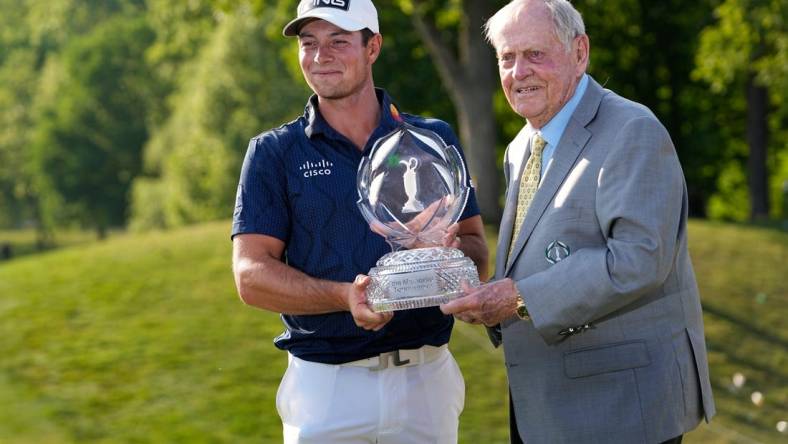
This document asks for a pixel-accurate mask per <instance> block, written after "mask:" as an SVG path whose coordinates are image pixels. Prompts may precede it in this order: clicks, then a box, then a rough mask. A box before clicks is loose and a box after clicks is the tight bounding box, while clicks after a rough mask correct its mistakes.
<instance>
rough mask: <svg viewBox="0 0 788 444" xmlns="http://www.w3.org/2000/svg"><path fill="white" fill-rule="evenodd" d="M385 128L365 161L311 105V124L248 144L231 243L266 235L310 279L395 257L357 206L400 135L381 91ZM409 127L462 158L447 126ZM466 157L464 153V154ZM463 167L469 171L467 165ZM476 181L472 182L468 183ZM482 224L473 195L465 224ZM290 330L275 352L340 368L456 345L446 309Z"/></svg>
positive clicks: (290, 318)
mask: <svg viewBox="0 0 788 444" xmlns="http://www.w3.org/2000/svg"><path fill="white" fill-rule="evenodd" d="M376 93H377V96H378V101H379V102H380V103H381V119H380V124H379V125H378V127H377V128H376V129H375V131H374V132H373V133H372V136H371V137H370V140H369V141H368V142H367V146H365V147H364V150H363V152H362V151H359V150H358V148H356V146H355V145H354V144H353V143H352V142H351V141H350V140H349V139H347V138H346V137H344V136H343V135H341V134H340V133H338V132H337V131H335V130H334V129H333V128H331V127H330V126H329V125H328V123H326V121H325V120H324V119H323V117H322V116H321V115H320V112H319V111H318V107H317V97H316V96H312V98H311V99H310V100H309V103H308V104H307V106H306V109H305V112H304V115H303V116H301V117H299V118H298V119H297V120H295V121H293V122H291V123H288V124H286V125H283V126H281V127H279V128H276V129H273V130H271V131H266V132H264V133H262V134H260V135H258V136H257V137H255V138H253V139H252V140H251V141H250V142H249V148H248V150H247V152H246V157H245V159H244V163H243V167H242V169H241V179H240V183H239V185H238V194H237V197H236V203H235V212H234V214H233V228H232V235H233V236H235V235H237V234H242V233H258V234H264V235H268V236H272V237H275V238H277V239H280V240H282V241H283V242H284V243H285V258H286V262H287V264H288V265H290V266H291V267H294V268H296V269H298V270H301V271H303V272H304V273H306V274H307V275H309V276H312V277H315V278H319V279H327V280H332V281H339V282H352V281H353V279H355V277H356V275H358V274H359V273H364V274H366V273H368V272H369V270H370V268H372V267H374V266H375V263H376V262H377V260H378V259H380V257H381V256H383V255H384V254H386V253H388V252H390V251H391V248H390V247H389V245H388V244H387V243H386V241H385V240H384V239H383V237H381V236H380V235H378V234H375V233H373V232H372V231H371V230H370V229H369V225H368V224H367V222H366V221H365V220H364V218H363V216H362V215H361V212H360V211H359V209H358V207H357V206H356V201H357V200H358V192H357V191H356V172H357V170H358V165H359V163H360V162H361V159H362V156H364V155H366V154H368V153H369V151H370V150H371V148H372V146H373V145H374V142H375V141H376V140H377V139H379V138H380V137H382V136H385V135H386V134H388V133H390V132H391V131H393V130H394V129H396V128H397V121H396V120H394V118H393V117H392V115H391V112H390V104H391V99H390V98H389V96H388V94H387V93H386V92H384V91H383V90H382V89H377V90H376ZM401 117H402V119H403V120H404V121H406V122H407V123H410V124H411V125H414V126H416V127H420V128H426V129H429V130H432V131H435V132H436V133H437V134H438V135H440V136H441V137H442V138H443V140H444V141H445V142H446V144H448V145H455V146H457V147H458V148H459V142H458V140H457V136H456V135H455V134H454V132H453V131H452V129H451V127H450V126H449V125H448V124H447V123H446V122H443V121H441V120H437V119H427V118H422V117H419V116H414V115H408V114H404V113H402V114H401ZM460 153H461V154H462V150H460ZM463 161H465V159H464V157H463ZM469 181H470V179H469ZM477 214H479V208H478V205H477V203H476V197H475V193H474V191H473V189H471V192H470V196H469V198H468V203H467V205H466V207H465V211H464V212H463V214H462V216H461V218H460V219H466V218H468V217H471V216H475V215H477ZM281 318H282V321H283V322H284V324H285V327H286V330H285V331H284V333H282V334H281V335H279V336H278V337H277V338H276V339H275V340H274V343H275V344H276V346H277V347H278V348H280V349H283V350H288V351H289V352H290V353H292V354H293V355H294V356H297V357H299V358H301V359H304V360H307V361H315V362H323V363H329V364H339V363H343V362H350V361H355V360H358V359H363V358H368V357H370V356H374V355H377V354H379V353H383V352H388V351H392V350H396V349H410V348H418V347H421V346H423V345H434V346H440V345H442V344H445V343H447V342H448V341H449V336H450V334H451V328H452V323H453V318H452V317H451V316H445V315H443V314H442V313H441V311H440V310H439V309H438V308H437V307H430V308H422V309H415V310H403V311H398V312H396V313H395V315H394V318H393V319H392V320H391V321H390V322H389V323H388V324H386V326H385V327H383V328H382V329H381V330H379V331H377V332H371V331H367V330H364V329H362V328H359V327H358V326H356V324H355V322H353V317H352V316H351V314H350V312H347V311H343V312H336V313H328V314H320V315H299V316H296V315H288V314H283V315H282V316H281Z"/></svg>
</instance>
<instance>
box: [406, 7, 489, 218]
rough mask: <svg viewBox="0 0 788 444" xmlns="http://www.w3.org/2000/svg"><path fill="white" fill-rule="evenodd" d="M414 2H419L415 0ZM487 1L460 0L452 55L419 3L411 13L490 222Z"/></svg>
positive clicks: (482, 211)
mask: <svg viewBox="0 0 788 444" xmlns="http://www.w3.org/2000/svg"><path fill="white" fill-rule="evenodd" d="M414 3H416V4H417V5H418V4H420V3H421V2H419V1H416V2H414ZM490 6H491V5H490V2H489V1H488V0H463V2H462V10H463V11H462V12H463V19H462V24H461V26H460V33H459V39H458V46H459V47H458V49H457V51H456V52H457V53H458V55H459V57H457V56H455V55H454V54H455V51H454V50H452V48H450V47H449V45H448V44H447V43H446V42H445V40H444V39H443V37H442V36H441V34H440V31H439V30H438V28H437V26H436V24H435V23H433V22H432V21H430V20H429V19H428V18H427V17H425V16H424V14H423V12H422V11H421V9H420V8H419V7H416V8H415V9H414V13H413V14H412V15H411V18H412V20H413V24H414V26H415V28H416V31H417V32H418V33H419V35H420V37H421V39H422V41H424V45H425V46H426V48H427V50H428V51H429V52H430V55H431V56H432V57H433V59H434V60H435V64H436V68H437V70H438V74H439V75H440V77H441V80H442V81H443V83H444V85H445V86H446V89H447V90H448V91H449V95H450V96H451V100H452V102H453V103H454V107H455V108H456V109H457V118H458V119H457V120H458V121H459V124H460V140H461V142H462V145H463V148H464V151H465V155H466V157H467V160H468V166H469V168H470V173H471V177H472V179H473V181H474V185H475V186H476V197H477V200H478V202H479V207H480V210H481V214H482V218H483V219H484V221H485V222H486V223H492V224H495V223H497V222H498V221H499V220H500V217H501V212H500V205H499V204H498V202H499V197H500V196H499V183H500V180H499V179H500V178H499V177H498V169H497V167H496V157H497V156H496V142H497V131H496V126H495V114H494V112H493V95H494V94H495V90H496V88H497V87H498V81H497V78H496V77H495V71H494V66H495V58H494V56H493V52H492V49H491V48H490V47H489V46H488V45H487V43H486V42H485V41H484V37H483V36H482V31H481V30H482V25H483V24H484V22H485V21H486V19H487V18H488V17H489V16H490V15H491V12H492V11H491V7H490Z"/></svg>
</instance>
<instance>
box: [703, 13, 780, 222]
mask: <svg viewBox="0 0 788 444" xmlns="http://www.w3.org/2000/svg"><path fill="white" fill-rule="evenodd" d="M714 17H715V22H714V23H713V24H711V25H709V26H708V27H707V28H706V29H704V30H703V33H702V34H701V36H700V47H699V49H698V52H697V57H696V63H697V67H696V69H695V71H694V72H693V75H694V76H695V78H698V79H702V80H704V81H706V82H707V83H708V84H709V85H710V87H711V90H712V91H713V92H714V93H716V94H717V95H719V96H720V97H724V98H726V99H727V100H728V101H729V102H728V103H730V106H731V107H734V109H735V111H736V113H735V114H734V115H729V116H728V118H727V119H726V120H725V121H724V122H721V125H732V126H734V127H735V128H736V129H737V130H738V131H736V132H735V133H732V134H729V137H728V138H727V146H728V147H729V148H728V150H727V152H729V153H731V155H729V156H726V157H727V159H726V161H727V166H726V169H725V172H724V174H722V175H720V177H719V186H720V189H719V192H718V194H717V195H715V197H714V198H713V199H712V201H711V207H710V209H711V210H713V211H711V215H712V216H713V217H718V218H725V219H734V220H743V219H746V218H747V217H750V218H759V217H766V216H767V215H768V212H769V202H770V201H771V202H773V203H774V205H772V208H771V215H772V216H773V217H779V215H780V214H781V213H783V212H784V209H783V208H781V207H782V202H783V196H781V194H782V193H783V192H784V191H783V190H784V187H785V184H786V183H788V164H786V161H788V130H786V121H788V109H786V107H785V105H784V103H785V100H786V99H788V97H786V96H787V95H788V29H786V23H788V7H786V4H785V2H784V1H781V0H725V1H723V2H722V3H721V4H720V5H719V6H718V7H717V8H716V9H715V10H714ZM745 135H746V137H745ZM767 136H768V137H767ZM745 141H746V144H747V146H745V145H744V143H743V142H745ZM745 165H747V167H746V170H747V174H746V175H745V174H741V173H739V172H738V171H744V170H745ZM767 180H768V182H769V185H768V188H767ZM748 183H749V188H750V193H749V196H747V195H746V194H745V195H744V196H742V195H741V189H742V188H741V187H746V186H747V185H748ZM733 184H735V186H732V185H733ZM769 197H771V198H769ZM728 201H736V202H739V204H741V203H744V204H745V211H744V212H742V211H731V210H730V209H727V208H726V205H725V202H728ZM748 207H749V209H750V211H749V212H747V211H746V210H747V208H748Z"/></svg>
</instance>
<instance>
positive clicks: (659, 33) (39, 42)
mask: <svg viewBox="0 0 788 444" xmlns="http://www.w3.org/2000/svg"><path fill="white" fill-rule="evenodd" d="M296 3H297V1H296V0H204V1H197V0H24V1H19V0H0V9H2V10H3V14H2V15H0V29H2V32H0V228H17V227H35V228H36V229H37V230H38V232H39V235H40V237H41V240H42V242H48V241H51V238H50V237H51V235H52V233H53V232H54V230H56V229H57V228H60V227H64V226H80V227H83V228H89V229H92V230H95V231H96V233H97V234H98V236H103V235H104V234H105V233H106V231H107V230H108V229H110V228H113V227H130V228H133V229H140V230H141V229H149V228H162V227H163V228H166V227H174V226H179V225H184V224H189V223H194V222H200V221H206V220H213V219H221V218H227V217H229V215H230V214H231V212H232V206H233V200H234V194H235V187H236V184H237V177H238V171H239V167H240V163H241V161H242V159H243V154H244V152H245V150H246V146H247V141H248V139H249V138H250V137H252V136H254V135H256V134H258V133H260V132H262V131H264V130H267V129H270V128H272V127H275V126H278V125H279V124H281V123H284V122H287V121H289V120H292V119H294V118H296V117H297V116H298V115H299V114H300V113H301V112H302V111H303V107H304V104H305V102H306V99H307V98H308V96H309V94H310V92H309V90H308V89H307V88H306V86H305V84H304V82H303V80H302V79H301V74H300V72H299V69H298V63H297V58H296V52H297V49H296V45H295V43H294V41H292V40H290V39H285V38H283V37H281V27H282V25H283V24H284V23H285V22H286V21H288V20H289V19H291V18H292V16H293V14H294V11H295V6H296ZM503 4H505V1H501V0H378V1H376V5H377V6H378V10H379V13H380V21H381V30H382V33H383V36H384V44H383V52H382V55H381V57H380V59H379V60H378V62H377V63H376V66H375V68H374V75H375V81H376V84H378V85H379V86H382V87H385V88H386V89H387V90H388V91H389V92H390V93H391V94H392V96H393V97H394V99H395V101H396V102H397V103H398V105H399V107H400V108H401V109H402V110H404V111H407V112H412V113H419V114H425V115H430V116H435V117H439V118H442V119H444V120H447V121H449V122H450V123H452V124H453V125H455V128H456V129H457V131H458V133H459V134H460V136H461V140H462V143H463V146H464V148H465V151H466V153H467V157H468V160H469V166H470V169H471V174H472V176H473V179H474V181H475V184H476V186H477V191H478V195H479V201H480V206H481V209H482V213H483V216H484V217H485V219H486V220H487V221H495V220H497V219H498V217H499V212H500V206H501V195H502V187H503V179H502V177H501V174H500V172H499V170H500V159H501V156H502V153H503V150H504V148H505V146H506V143H507V142H508V141H509V140H511V138H512V137H513V136H514V134H516V132H517V131H518V130H519V129H520V127H521V126H522V124H523V121H522V119H521V118H519V117H518V116H516V115H515V114H513V113H512V112H511V111H510V110H509V108H508V105H507V104H506V101H505V98H504V96H503V94H502V92H501V91H500V86H499V84H498V78H497V74H496V68H495V58H494V54H493V52H492V49H491V47H490V46H489V45H488V44H487V43H486V42H484V40H483V38H482V34H481V26H482V24H483V23H484V21H485V20H486V19H487V18H488V17H489V16H490V15H491V14H492V13H493V12H494V11H496V10H497V9H498V8H500V7H501V6H502V5H503ZM574 4H575V5H576V7H577V8H578V9H579V10H580V12H581V13H582V14H583V17H584V19H585V21H586V28H587V32H588V34H589V36H590V39H591V48H592V49H591V65H590V68H589V71H590V73H591V74H592V75H593V76H594V77H595V78H596V79H597V80H598V81H600V82H601V83H603V84H604V85H605V86H607V87H609V88H611V89H613V90H614V91H617V92H619V93H620V94H622V95H624V96H626V97H628V98H631V99H633V100H637V101H639V102H642V103H644V104H646V105H647V106H649V107H650V108H651V109H652V110H654V112H655V113H656V114H657V115H658V117H659V118H660V120H661V121H662V122H663V123H664V124H665V125H666V126H667V128H668V130H669V131H670V133H671V135H672V137H673V140H674V143H675V144H676V147H677V150H678V153H679V157H680V159H681V161H682V165H683V167H684V172H685V175H686V176H687V181H688V188H689V193H690V199H691V202H690V208H691V211H692V213H693V215H694V216H697V217H710V218H715V219H724V220H736V221H747V220H767V219H786V218H788V216H786V213H788V202H785V199H786V196H787V195H788V189H786V187H788V138H786V120H788V107H785V106H784V105H783V103H785V99H786V97H785V96H786V93H788V85H787V84H786V82H788V72H787V71H788V32H786V18H788V17H786V14H787V12H786V10H788V8H787V7H786V6H785V3H784V2H783V1H781V0H698V1H695V2H686V1H680V0H662V1H649V0H606V1H601V0H575V1H574Z"/></svg>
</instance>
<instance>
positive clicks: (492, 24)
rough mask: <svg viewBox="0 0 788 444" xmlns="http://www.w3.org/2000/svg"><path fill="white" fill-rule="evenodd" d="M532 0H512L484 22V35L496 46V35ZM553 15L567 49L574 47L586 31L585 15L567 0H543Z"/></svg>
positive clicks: (556, 30)
mask: <svg viewBox="0 0 788 444" xmlns="http://www.w3.org/2000/svg"><path fill="white" fill-rule="evenodd" d="M529 1H531V0H512V1H511V2H509V3H508V4H507V5H506V6H504V7H503V8H501V9H500V10H499V11H498V12H496V13H495V15H493V16H492V17H490V19H489V20H487V23H485V24H484V36H485V38H486V39H487V41H488V42H490V44H492V45H493V46H495V40H494V39H495V37H496V36H497V35H498V34H499V33H500V32H501V30H502V29H503V27H504V26H505V25H506V24H507V23H508V22H509V20H511V19H512V18H513V17H517V14H518V12H519V11H520V10H521V9H522V8H523V7H524V6H525V5H526V3H528V2H529ZM542 1H543V2H544V4H545V6H547V9H548V10H550V13H551V14H552V16H553V25H554V26H553V27H554V29H555V34H556V36H558V39H559V40H560V41H561V43H562V44H563V45H564V48H566V50H567V51H570V50H571V49H572V41H573V40H574V39H575V37H577V36H579V35H583V34H585V33H586V26H585V24H584V23H583V17H582V16H581V15H580V13H579V12H578V11H577V9H575V7H574V6H572V4H571V3H569V1H567V0H542Z"/></svg>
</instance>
